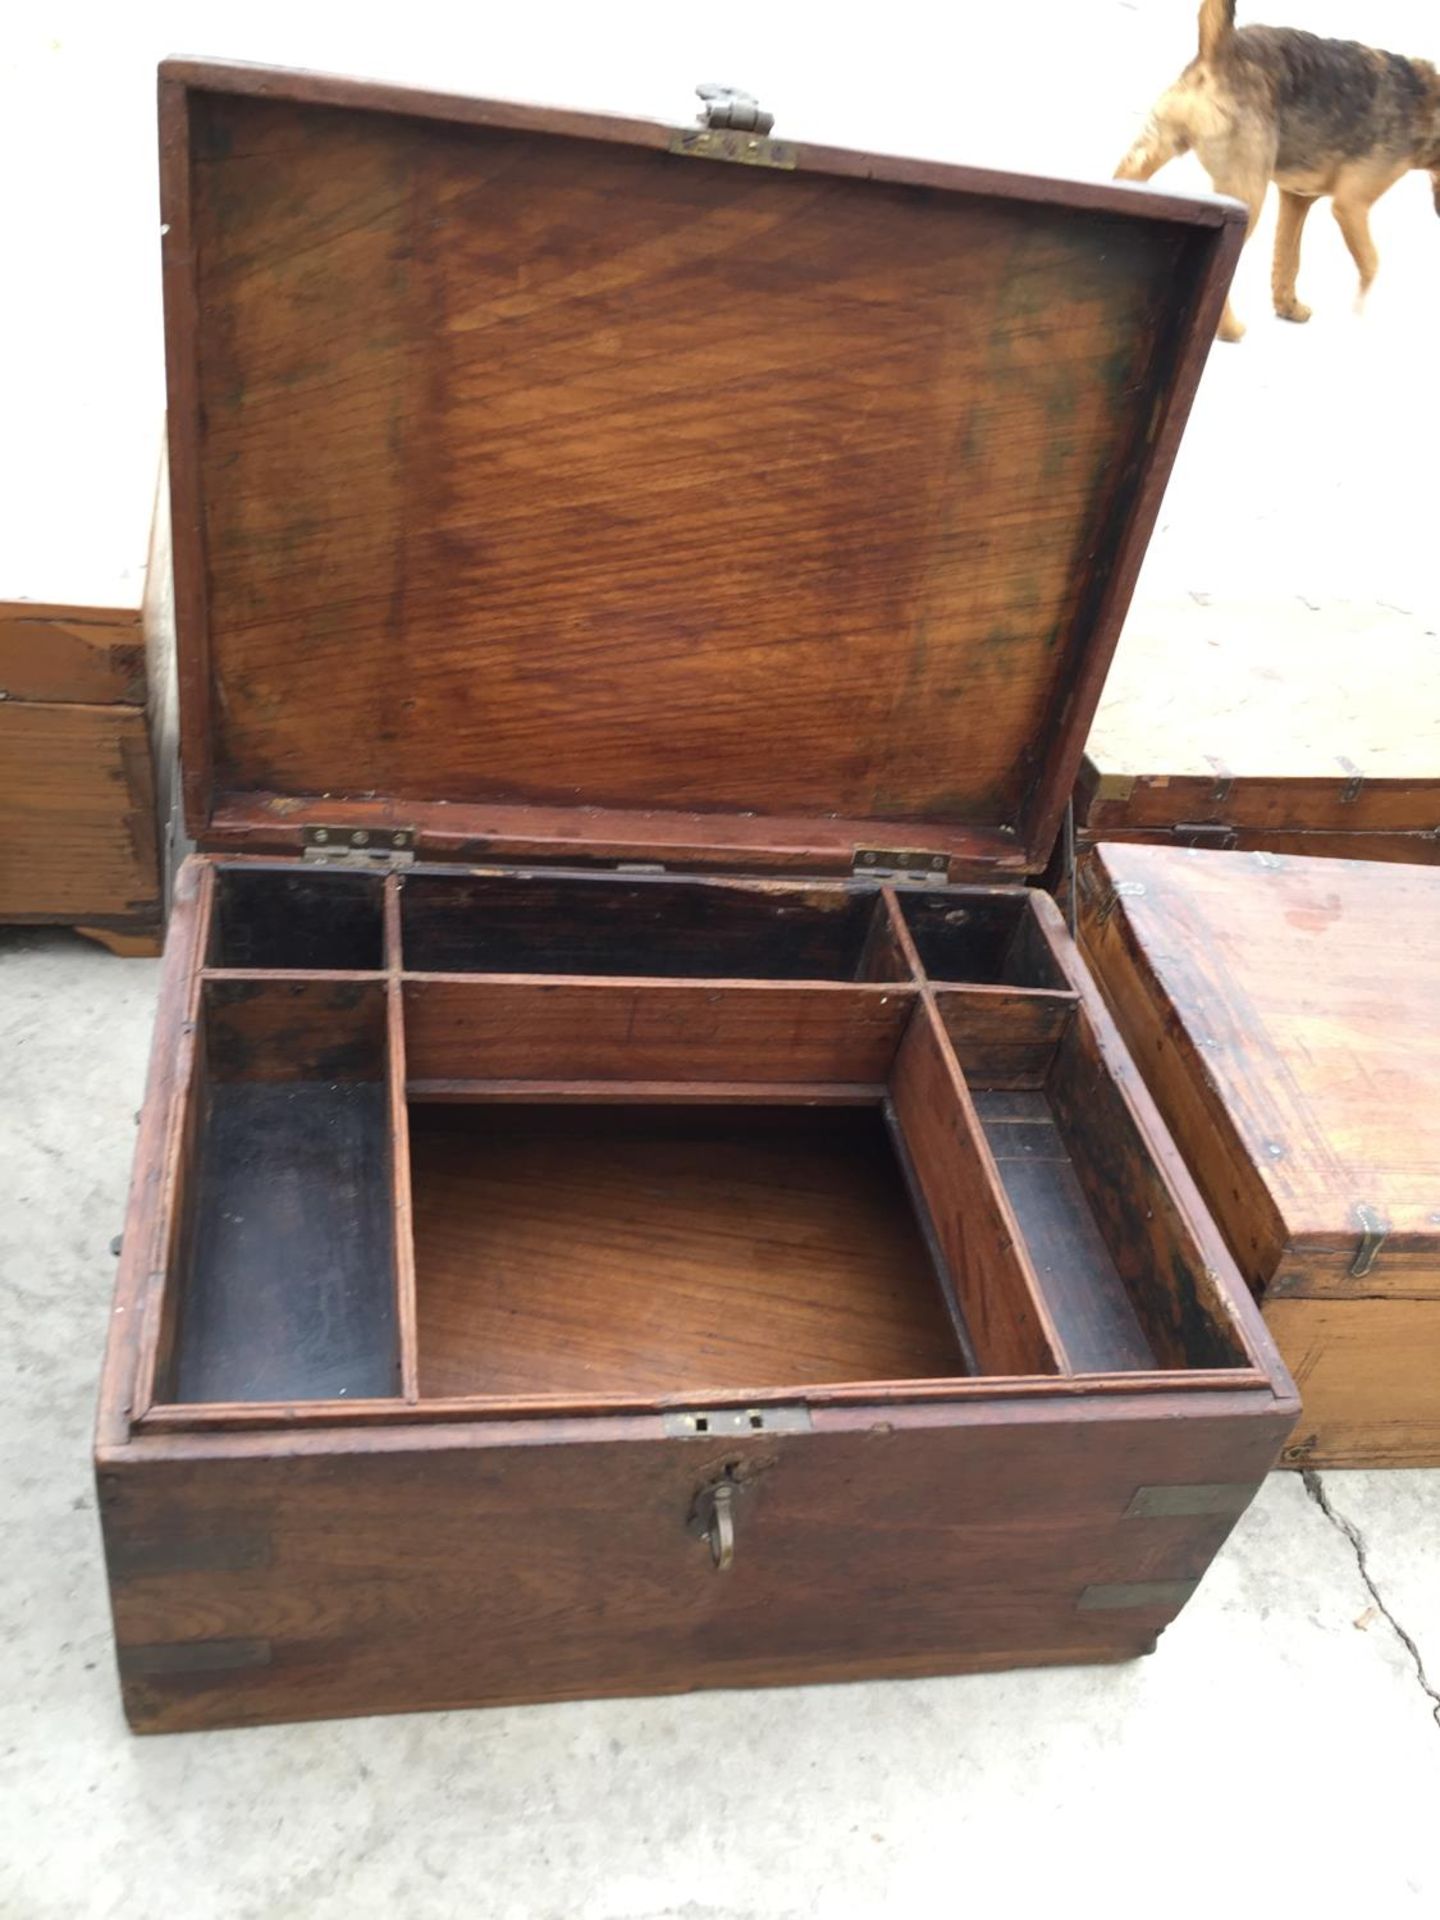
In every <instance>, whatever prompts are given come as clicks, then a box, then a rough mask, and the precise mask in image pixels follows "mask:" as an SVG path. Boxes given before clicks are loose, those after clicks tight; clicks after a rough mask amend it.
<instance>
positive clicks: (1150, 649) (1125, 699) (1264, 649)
mask: <svg viewBox="0 0 1440 1920" xmlns="http://www.w3.org/2000/svg"><path fill="white" fill-rule="evenodd" d="M1284 614H1285V609H1284V606H1283V603H1281V605H1280V606H1278V607H1277V606H1276V605H1275V604H1273V603H1266V602H1245V601H1240V602H1234V601H1228V602H1226V603H1225V604H1224V605H1223V606H1219V605H1207V604H1203V603H1201V602H1199V601H1197V600H1195V599H1191V598H1189V597H1186V598H1183V599H1179V600H1173V601H1164V602H1161V603H1159V604H1158V605H1157V606H1155V607H1154V608H1147V609H1145V610H1144V611H1143V612H1142V610H1140V609H1139V608H1138V607H1137V608H1136V609H1134V610H1132V613H1131V616H1130V621H1129V624H1128V626H1127V627H1126V630H1125V633H1124V635H1123V637H1122V639H1121V641H1120V645H1119V648H1118V650H1117V652H1116V656H1115V663H1114V666H1113V667H1112V669H1111V672H1110V675H1109V678H1108V679H1107V680H1106V683H1105V692H1104V696H1103V698H1102V700H1101V702H1100V707H1099V711H1098V712H1097V714H1096V716H1095V723H1094V725H1093V726H1092V727H1091V729H1090V738H1089V740H1088V742H1087V743H1086V748H1085V758H1084V760H1083V762H1082V764H1081V768H1080V776H1079V779H1078V780H1077V782H1076V786H1075V828H1076V839H1077V841H1078V844H1079V847H1080V850H1081V851H1083V850H1084V849H1085V848H1086V847H1087V846H1090V845H1094V844H1095V843H1096V842H1097V841H1101V840H1143V841H1149V842H1154V843H1156V844H1159V845H1169V846H1180V847H1208V848H1213V849H1217V850H1218V849H1223V848H1230V847H1234V848H1240V849H1243V850H1246V851H1252V852H1266V853H1281V854H1290V853H1298V854H1325V855H1329V856H1331V857H1333V858H1338V859H1354V860H1396V861H1400V862H1402V863H1404V864H1407V865H1414V864H1419V863H1422V862H1424V863H1430V862H1440V647H1437V646H1436V643H1435V636H1434V634H1433V633H1432V632H1429V631H1427V630H1426V626H1425V622H1424V620H1423V618H1420V617H1418V616H1414V615H1408V614H1405V613H1403V612H1401V611H1400V610H1399V609H1397V608H1392V607H1388V606H1385V605H1384V604H1382V603H1374V604H1371V605H1369V606H1356V605H1345V604H1341V605H1338V606H1337V605H1327V606H1326V607H1325V609H1324V617H1323V619H1314V618H1310V619H1308V620H1307V624H1306V625H1305V626H1303V627H1297V625H1296V622H1295V619H1294V617H1293V616H1290V617H1289V618H1286V617H1283V616H1284Z"/></svg>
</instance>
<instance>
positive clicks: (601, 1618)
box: [99, 1394, 1288, 1732]
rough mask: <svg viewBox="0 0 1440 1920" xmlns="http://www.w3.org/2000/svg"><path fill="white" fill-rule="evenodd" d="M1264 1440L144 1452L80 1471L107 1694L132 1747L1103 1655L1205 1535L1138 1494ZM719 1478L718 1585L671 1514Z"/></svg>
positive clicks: (501, 1442) (1182, 1432) (1229, 1479)
mask: <svg viewBox="0 0 1440 1920" xmlns="http://www.w3.org/2000/svg"><path fill="white" fill-rule="evenodd" d="M1287 1425H1288V1415H1287V1414H1285V1413H1284V1412H1277V1410H1276V1408H1275V1403H1274V1402H1273V1401H1272V1400H1269V1399H1268V1398H1267V1397H1266V1396H1259V1395H1255V1394H1249V1395H1246V1394H1231V1395H1220V1396H1215V1397H1212V1398H1206V1399H1205V1401H1204V1404H1203V1405H1197V1404H1195V1403H1194V1402H1193V1401H1188V1402H1187V1400H1186V1398H1185V1396H1183V1395H1176V1394H1164V1395H1160V1396H1157V1397H1156V1398H1155V1400H1154V1401H1153V1402H1152V1403H1151V1404H1149V1405H1141V1404H1139V1403H1138V1402H1137V1401H1136V1400H1135V1399H1133V1398H1132V1399H1130V1400H1129V1401H1128V1402H1120V1403H1113V1402H1112V1403H1106V1404H1105V1405H1103V1406H1097V1405H1096V1404H1094V1403H1090V1404H1085V1403H1080V1402H1076V1401H1075V1400H1073V1399H1071V1400H1070V1401H1068V1402H1064V1403H1051V1404H1050V1405H1048V1406H1045V1407H1041V1408H1037V1407H1036V1406H1035V1405H1034V1403H1026V1402H1019V1401H1011V1402H1006V1401H1005V1400H1004V1399H1003V1398H1002V1399H999V1400H997V1401H994V1402H992V1403H990V1404H988V1405H986V1406H985V1407H983V1408H957V1407H954V1406H949V1407H946V1406H941V1407H934V1408H919V1409H916V1408H909V1409H896V1408H880V1407H876V1406H873V1405H872V1406H869V1407H864V1406H861V1407H856V1408H851V1409H836V1410H834V1411H831V1412H826V1411H824V1410H819V1411H817V1412H816V1414H815V1416H814V1430H813V1431H812V1432H810V1433H803V1434H786V1433H773V1434H765V1433H762V1434H758V1435H755V1436H753V1437H750V1438H743V1437H736V1438H733V1439H725V1440H713V1439H712V1440H707V1439H705V1438H701V1437H695V1438H691V1439H686V1440H676V1439H673V1438H670V1437H664V1436H662V1431H661V1422H660V1420H659V1419H658V1417H656V1416H653V1415H652V1416H649V1417H648V1418H635V1419H626V1420H600V1421H594V1420H590V1421H583V1422H577V1421H569V1422H566V1421H557V1420H546V1421H541V1420H532V1421H528V1422H511V1423H508V1424H506V1425H502V1426H498V1427H494V1428H487V1427H484V1426H471V1427H469V1428H462V1427H457V1426H453V1425H452V1426H449V1427H440V1428H435V1429H429V1430H418V1429H413V1428H412V1429H408V1430H402V1431H396V1432H393V1433H386V1432H372V1433H367V1434H366V1435H365V1436H364V1444H363V1446H361V1447H357V1446H356V1445H355V1444H354V1442H353V1439H351V1440H345V1441H338V1442H337V1439H336V1437H335V1436H334V1435H333V1434H330V1435H326V1434H324V1433H319V1434H313V1435H305V1434H295V1435H291V1436H288V1437H286V1436H275V1435H272V1434H257V1435H244V1434H239V1435H227V1436H216V1437H213V1438H208V1439H202V1438H198V1437H195V1436H176V1437H174V1438H159V1437H157V1438H155V1439H151V1440H149V1441H147V1442H146V1443H144V1446H143V1448H132V1449H128V1450H123V1451H121V1452H120V1453H118V1454H116V1453H110V1452H107V1453H105V1454H103V1455H102V1457H101V1461H100V1468H99V1484H100V1505H101V1512H102V1515H103V1518H104V1523H105V1532H106V1540H107V1550H108V1552H109V1554H110V1556H111V1566H112V1581H113V1585H112V1593H113V1599H114V1606H115V1620H116V1634H117V1639H118V1642H119V1648H120V1660H121V1670H122V1675H123V1676H124V1680H123V1685H124V1694H125V1702H126V1709H127V1712H128V1713H129V1715H130V1719H131V1724H132V1725H133V1726H135V1727H136V1728H137V1729H138V1730H141V1731H147V1732H160V1731H177V1730H180V1729H182V1728H187V1727H203V1726H219V1725H236V1724H246V1723H250V1724H254V1723H258V1722H263V1721H272V1720H277V1719H282V1720H283V1719H291V1720H294V1719H312V1718H316V1717H319V1716H324V1715H334V1714H344V1713H376V1712H387V1711H414V1710H416V1709H419V1708H424V1707H442V1706H460V1705H474V1704H480V1703H495V1702H500V1701H506V1700H510V1701H513V1700H537V1699H565V1698H573V1697H575V1696H577V1695H578V1696H591V1695H601V1694H624V1693H664V1692H674V1691H683V1690H688V1689H690V1688H693V1687H706V1686H756V1685H774V1684H776V1683H794V1682H797V1681H803V1680H822V1679H825V1680H841V1679H850V1678H858V1677H861V1676H868V1677H871V1678H875V1677H880V1676H885V1675H888V1676H892V1677H900V1676H902V1675H905V1674H912V1675H913V1674H921V1673H937V1672H938V1673H946V1672H949V1673H955V1672H967V1671H968V1672H974V1671H985V1670H988V1669H992V1668H995V1667H1003V1666H1016V1665H1035V1664H1046V1663H1052V1662H1057V1661H1077V1660H1078V1661H1094V1660H1106V1659H1123V1658H1131V1657H1133V1656H1135V1655H1136V1654H1139V1653H1142V1652H1145V1651H1148V1650H1149V1649H1150V1648H1152V1647H1153V1646H1154V1644H1155V1638H1156V1635H1157V1634H1158V1633H1159V1632H1160V1631H1161V1630H1162V1629H1163V1627H1164V1626H1165V1625H1166V1623H1167V1622H1168V1621H1169V1620H1170V1619H1171V1618H1172V1617H1173V1616H1174V1614H1175V1612H1176V1610H1177V1608H1178V1606H1179V1605H1180V1604H1181V1602H1182V1600H1183V1598H1184V1597H1185V1596H1186V1595H1187V1594H1188V1593H1189V1591H1190V1589H1191V1586H1192V1585H1193V1582H1194V1581H1195V1580H1196V1579H1197V1578H1198V1577H1199V1575H1200V1574H1201V1573H1202V1572H1203V1571H1204V1569H1205V1567H1206V1565H1207V1564H1208V1563H1209V1561H1210V1559H1211V1558H1212V1556H1213V1555H1214V1553H1215V1552H1216V1551H1217V1550H1218V1548H1219V1546H1220V1545H1221V1543H1222V1542H1223V1540H1224V1538H1225V1536H1226V1534H1227V1533H1228V1532H1229V1531H1230V1528H1231V1526H1232V1525H1233V1524H1234V1507H1233V1506H1232V1510H1231V1512H1229V1513H1228V1514H1220V1515H1214V1514H1209V1515H1207V1514H1199V1515H1190V1516H1186V1517H1174V1518H1168V1519H1160V1518H1156V1519H1138V1518H1127V1517H1126V1514H1127V1511H1128V1510H1129V1508H1130V1506H1131V1504H1132V1502H1133V1500H1134V1496H1135V1490H1136V1488H1137V1487H1138V1486H1141V1485H1154V1484H1157V1483H1158V1484H1160V1485H1166V1484H1175V1485H1179V1486H1181V1487H1186V1486H1190V1485H1194V1484H1196V1483H1199V1484H1220V1485H1228V1486H1232V1487H1234V1488H1236V1489H1237V1493H1238V1502H1237V1504H1238V1503H1243V1501H1244V1499H1245V1498H1246V1496H1247V1494H1248V1492H1249V1491H1251V1490H1253V1489H1254V1487H1255V1486H1256V1485H1257V1484H1258V1482H1259V1480H1260V1478H1261V1477H1262V1475H1263V1474H1264V1473H1265V1471H1266V1469H1267V1468H1268V1466H1269V1465H1270V1463H1271V1461H1272V1459H1273V1457H1274V1453H1275V1450H1276V1448H1277V1446H1278V1444H1279V1442H1280V1439H1281V1437H1282V1435H1283V1432H1284V1429H1285V1427H1286V1426H1287ZM727 1472H728V1473H730V1474H732V1475H734V1476H735V1477H736V1478H737V1480H738V1481H740V1483H741V1486H742V1491H741V1492H740V1494H739V1496H738V1499H737V1522H736V1559H735V1565H734V1567H733V1569H732V1570H731V1572H730V1573H728V1574H725V1575H723V1576H721V1575H717V1574H716V1572H715V1570H714V1567H713V1565H712V1562H711V1556H710V1550H709V1547H708V1546H707V1544H706V1542H705V1541H704V1540H703V1539H700V1538H697V1537H696V1535H695V1534H694V1533H692V1532H690V1531H689V1530H688V1529H687V1520H688V1517H689V1515H690V1513H691V1510H692V1505H693V1502H694V1499H695V1497H696V1494H697V1492H698V1491H699V1490H700V1489H701V1488H703V1487H705V1486H706V1485H709V1484H713V1482H714V1481H715V1480H716V1479H717V1478H719V1477H724V1476H725V1475H726V1474H727ZM142 1542H144V1543H147V1547H148V1555H144V1556H142V1555H141V1554H140V1553H139V1551H138V1544H139V1543H142ZM166 1542H170V1543H173V1545H172V1552H176V1553H177V1560H172V1563H171V1565H170V1566H169V1567H167V1566H166V1565H165V1563H164V1561H163V1559H162V1558H160V1557H159V1555H158V1552H157V1543H158V1545H159V1547H163V1546H164V1544H165V1543H166ZM237 1542H238V1543H239V1544H238V1545H237ZM242 1548H244V1549H248V1550H249V1552H250V1556H251V1564H249V1565H248V1566H246V1565H244V1564H242V1565H239V1566H236V1565H235V1561H236V1560H237V1559H241V1558H242V1557H243V1556H242V1551H241V1550H242ZM207 1550H208V1552H209V1553H210V1554H211V1555H212V1556H213V1559H214V1562H215V1564H214V1565H213V1566H212V1567H211V1568H209V1569H207V1568H206V1566H205V1565H204V1558H203V1557H204V1554H205V1552H206V1551H207ZM197 1561H198V1562H199V1564H197ZM227 1561H228V1564H227ZM256 1561H258V1562H259V1564H255V1562H256ZM1132 1584H1133V1585H1134V1586H1135V1587H1138V1588H1139V1590H1140V1591H1139V1593H1138V1594H1137V1595H1133V1596H1132V1604H1130V1605H1129V1606H1126V1607H1119V1608H1117V1607H1113V1606H1112V1607H1109V1608H1107V1609H1096V1608H1094V1607H1093V1606H1086V1607H1082V1605H1081V1604H1080V1603H1081V1597H1082V1595H1084V1594H1085V1592H1086V1590H1087V1589H1089V1588H1100V1589H1102V1590H1109V1591H1110V1592H1113V1590H1114V1589H1115V1588H1116V1587H1117V1586H1118V1587H1124V1586H1127V1585H1132ZM1147 1595H1148V1599H1147V1597H1146V1596H1147ZM162 1649H164V1650H169V1651H168V1652H164V1651H161V1650H162ZM237 1662H241V1664H237Z"/></svg>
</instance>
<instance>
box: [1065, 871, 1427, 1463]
mask: <svg viewBox="0 0 1440 1920" xmlns="http://www.w3.org/2000/svg"><path fill="white" fill-rule="evenodd" d="M1080 898H1081V933H1082V942H1083V944H1084V946H1085V948H1086V949H1087V951H1088V954H1089V956H1090V958H1091V960H1092V962H1093V964H1094V967H1095V969H1096V972H1097V974H1098V975H1099V978H1100V981H1101V983H1102V985H1103V988H1104V990H1105V992H1106V994H1107V996H1108V997H1109V999H1110V1001H1111V1003H1112V1005H1113V1007H1114V1010H1115V1014H1116V1017H1117V1019H1118V1021H1119V1023H1120V1027H1121V1030H1122V1032H1123V1033H1124V1035H1125V1037H1126V1039H1127V1040H1128V1041H1129V1043H1130V1046H1131V1048H1132V1049H1133V1051H1134V1054H1135V1057H1136V1059H1137V1060H1138V1062H1139V1064H1140V1066H1141V1069H1142V1071H1143V1072H1144V1073H1145V1075H1146V1077H1147V1079H1148V1080H1149V1082H1150V1085H1151V1088H1152V1090H1153V1092H1154V1094H1155V1096H1156V1099H1157V1101H1158V1103H1159V1105H1160V1109H1161V1112H1162V1113H1163V1114H1164V1116H1165V1118H1166V1120H1167V1122H1168V1123H1169V1126H1170V1128H1171V1130H1172V1132H1173V1134H1174V1137H1175V1139H1176V1140H1177V1142H1178V1143H1179V1145H1180V1147H1181V1150H1182V1152H1183V1153H1184V1154H1185V1156H1186V1158H1187V1160H1188V1162H1189V1165H1190V1167H1191V1169H1192V1171H1193V1172H1194V1174H1195V1177H1196V1179H1197V1181H1198V1182H1199V1184H1200V1188H1201V1191H1202V1192H1203V1193H1204V1195H1205V1197H1206V1199H1207V1200H1208V1202H1209V1204H1210V1207H1211V1209H1212V1212H1213V1215H1214V1217H1215V1219H1216V1220H1218V1221H1219V1222H1220V1223H1221V1224H1222V1225H1223V1227H1224V1229H1225V1232H1226V1235H1227V1237H1228V1240H1229V1243H1230V1246H1231V1249H1232V1251H1233V1252H1234V1254H1235V1256H1236V1259H1237V1260H1238V1261H1239V1264H1240V1267H1241V1270H1242V1272H1243V1273H1244V1275H1245V1277H1246V1279H1247V1280H1248V1281H1249V1283H1250V1285H1251V1287H1252V1288H1253V1289H1254V1291H1255V1293H1256V1294H1257V1295H1258V1296H1259V1298H1260V1301H1261V1304H1262V1306H1263V1309H1264V1313H1265V1320H1266V1323H1267V1325H1268V1326H1269V1328H1270V1330H1271V1332H1272V1333H1273V1334H1274V1335H1275V1338H1276V1340H1277V1341H1278V1343H1279V1346H1280V1351H1281V1353H1282V1354H1283V1355H1284V1356H1285V1358H1286V1360H1287V1361H1288V1363H1289V1365H1290V1368H1291V1370H1292V1372H1293V1374H1294V1376H1295V1380H1296V1382H1297V1384H1298V1386H1299V1389H1300V1393H1301V1396H1302V1398H1303V1401H1304V1412H1303V1416H1302V1418H1301V1421H1300V1424H1299V1426H1298V1427H1297V1429H1296V1431H1295V1437H1294V1443H1293V1444H1292V1445H1291V1446H1290V1447H1288V1448H1287V1449H1286V1453H1285V1458H1286V1460H1287V1461H1289V1462H1291V1463H1292V1464H1294V1465H1297V1466H1326V1467H1365V1466H1440V1109H1437V1105H1436V1098H1435V1089H1436V1085H1437V1082H1440V872H1437V871H1436V869H1435V868H1433V867H1408V866H1395V865H1390V864H1383V865H1371V864H1369V863H1366V862H1363V861H1358V860H1329V859H1325V860H1321V859H1303V858H1289V857H1284V858H1281V857H1277V856H1274V855H1269V854H1245V853H1193V854H1185V853H1182V852H1179V851H1176V850H1174V849H1168V848H1162V847H1147V846H1102V847H1100V848H1098V849H1097V850H1096V852H1095V853H1094V854H1093V855H1091V856H1089V857H1088V858H1087V859H1086V860H1085V861H1083V862H1082V864H1081V868H1080Z"/></svg>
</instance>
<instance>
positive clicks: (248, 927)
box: [209, 861, 385, 972]
mask: <svg viewBox="0 0 1440 1920" xmlns="http://www.w3.org/2000/svg"><path fill="white" fill-rule="evenodd" d="M384 885H385V883H384V880H383V879H382V878H381V877H380V876H379V875H376V874H369V873H345V872H339V871H335V870H333V869H331V868H322V869H319V870H318V871H317V870H309V869H306V868H303V867H296V866H295V864H294V862H293V861H292V862H291V863H290V865H289V866H288V868H287V867H268V866H254V867H239V866H225V867H220V868H219V869H218V870H217V872H216V875H215V909H214V918H213V929H212V933H211V939H210V949H209V960H210V965H211V966H212V967H238V968H247V969H250V970H257V969H260V968H274V969H276V970H284V969H290V968H295V969H314V970H316V971H328V972H371V971H373V970H375V969H377V968H379V967H381V966H383V965H384V939H383V932H384V911H383V903H384Z"/></svg>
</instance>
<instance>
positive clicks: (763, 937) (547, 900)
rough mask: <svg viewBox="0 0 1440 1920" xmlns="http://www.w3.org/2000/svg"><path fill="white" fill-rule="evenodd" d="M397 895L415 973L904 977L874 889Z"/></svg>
mask: <svg viewBox="0 0 1440 1920" xmlns="http://www.w3.org/2000/svg"><path fill="white" fill-rule="evenodd" d="M400 903H401V922H402V929H403V942H404V959H405V965H406V967H407V968H408V969H409V970H410V971H411V972H417V973H563V974H628V975H642V976H643V975H649V976H652V977H659V978H665V979H717V978H732V979H733V978H751V979H756V980H856V979H865V978H875V979H894V978H904V977H905V970H904V969H903V968H902V967H899V966H898V964H897V962H896V960H895V957H894V942H893V938H892V936H891V935H890V930H889V922H888V918H887V916H886V914H885V912H884V908H883V904H882V901H881V895H880V890H879V888H878V887H858V886H857V887H846V886H840V885H835V886H825V885H823V884H821V883H815V884H813V885H809V886H785V885H782V884H781V883H779V882H764V881H750V882H745V881H727V880H688V881H687V880H677V881H670V880H661V879H650V878H646V877H641V876H635V877H633V878H631V877H628V876H627V877H626V878H623V879H615V878H613V877H612V878H608V879H607V878H600V877H594V878H591V877H587V876H585V875H582V874H567V875H564V876H563V877H559V878H552V877H551V876H550V875H548V874H545V873H543V872H542V873H488V874H487V873H480V874H468V873H459V874H448V875H447V874H434V873H429V874H417V875H414V876H412V877H407V878H405V879H404V881H403V882H402V885H401V896H400Z"/></svg>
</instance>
